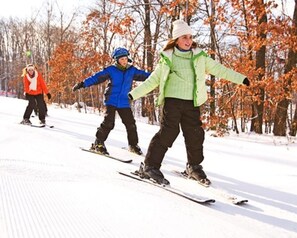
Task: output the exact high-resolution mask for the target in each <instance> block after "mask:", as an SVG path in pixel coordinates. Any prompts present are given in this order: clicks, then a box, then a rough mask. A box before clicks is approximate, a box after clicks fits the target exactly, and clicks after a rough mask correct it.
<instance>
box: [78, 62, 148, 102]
mask: <svg viewBox="0 0 297 238" xmlns="http://www.w3.org/2000/svg"><path fill="white" fill-rule="evenodd" d="M149 75H150V73H147V72H145V71H143V70H139V69H137V68H136V67H134V66H133V65H129V66H128V67H127V68H126V69H120V68H118V67H117V66H116V65H111V66H108V67H107V68H105V69H103V70H102V71H99V72H97V73H95V74H94V75H92V76H90V77H89V78H86V79H85V80H84V87H90V86H92V85H95V84H100V83H103V82H105V81H106V80H109V83H108V85H107V88H106V89H105V93H104V96H105V100H104V104H105V105H106V106H114V107H117V108H130V103H129V98H128V92H130V90H131V88H132V82H133V80H135V81H144V80H145V79H146V78H147V77H148V76H149Z"/></svg>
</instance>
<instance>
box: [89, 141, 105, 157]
mask: <svg viewBox="0 0 297 238" xmlns="http://www.w3.org/2000/svg"><path fill="white" fill-rule="evenodd" d="M90 149H91V150H94V151H96V152H98V153H99V154H103V155H109V153H108V151H107V149H106V147H105V145H104V143H103V142H99V141H97V140H96V141H95V143H93V144H92V146H91V148H90Z"/></svg>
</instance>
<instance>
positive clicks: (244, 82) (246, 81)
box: [242, 78, 250, 86]
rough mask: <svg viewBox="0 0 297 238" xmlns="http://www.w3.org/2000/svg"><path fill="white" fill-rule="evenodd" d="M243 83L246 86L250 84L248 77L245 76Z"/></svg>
mask: <svg viewBox="0 0 297 238" xmlns="http://www.w3.org/2000/svg"><path fill="white" fill-rule="evenodd" d="M242 83H243V84H245V85H246V86H250V80H248V78H245V79H244V80H243V82H242Z"/></svg>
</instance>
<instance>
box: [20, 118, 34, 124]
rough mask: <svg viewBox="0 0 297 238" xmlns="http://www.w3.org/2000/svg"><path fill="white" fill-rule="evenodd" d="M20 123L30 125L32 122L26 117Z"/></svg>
mask: <svg viewBox="0 0 297 238" xmlns="http://www.w3.org/2000/svg"><path fill="white" fill-rule="evenodd" d="M20 124H23V125H32V122H31V121H30V120H29V119H28V118H24V119H23V120H22V121H21V122H20Z"/></svg>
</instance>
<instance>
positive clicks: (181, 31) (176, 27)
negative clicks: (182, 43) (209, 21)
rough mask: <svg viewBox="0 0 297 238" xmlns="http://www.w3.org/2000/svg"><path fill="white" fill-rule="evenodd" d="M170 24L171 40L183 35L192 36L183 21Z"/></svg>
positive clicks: (188, 27)
mask: <svg viewBox="0 0 297 238" xmlns="http://www.w3.org/2000/svg"><path fill="white" fill-rule="evenodd" d="M172 24H173V30H172V39H177V38H178V37H181V36H183V35H193V32H192V29H191V27H190V26H189V25H188V24H187V23H186V22H184V21H183V20H176V21H174V22H173V23H172Z"/></svg>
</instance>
